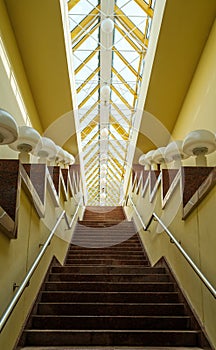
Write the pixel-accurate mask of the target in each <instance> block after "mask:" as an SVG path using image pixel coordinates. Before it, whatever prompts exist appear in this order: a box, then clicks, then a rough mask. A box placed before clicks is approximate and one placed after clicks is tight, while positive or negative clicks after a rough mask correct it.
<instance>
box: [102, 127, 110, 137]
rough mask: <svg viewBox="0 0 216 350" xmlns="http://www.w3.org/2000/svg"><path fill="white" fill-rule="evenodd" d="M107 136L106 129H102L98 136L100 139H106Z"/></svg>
mask: <svg viewBox="0 0 216 350" xmlns="http://www.w3.org/2000/svg"><path fill="white" fill-rule="evenodd" d="M108 134H109V131H108V129H107V128H102V129H101V131H100V135H101V137H102V138H106V137H107V136H108Z"/></svg>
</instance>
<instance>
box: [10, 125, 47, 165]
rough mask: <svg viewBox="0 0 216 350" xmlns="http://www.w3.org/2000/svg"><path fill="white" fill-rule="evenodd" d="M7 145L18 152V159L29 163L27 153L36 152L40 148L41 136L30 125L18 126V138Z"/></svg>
mask: <svg viewBox="0 0 216 350" xmlns="http://www.w3.org/2000/svg"><path fill="white" fill-rule="evenodd" d="M9 147H10V148H11V149H12V150H14V151H17V152H19V159H20V161H21V162H22V163H29V161H30V154H29V153H32V154H36V153H37V151H39V149H40V148H41V136H40V134H39V132H37V131H36V130H35V129H33V128H32V127H30V126H26V125H23V126H19V127H18V139H17V140H16V141H15V142H13V143H11V144H10V145H9Z"/></svg>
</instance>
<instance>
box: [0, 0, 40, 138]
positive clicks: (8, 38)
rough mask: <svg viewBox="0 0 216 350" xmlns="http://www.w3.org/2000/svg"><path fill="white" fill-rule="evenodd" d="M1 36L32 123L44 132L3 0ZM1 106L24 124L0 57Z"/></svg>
mask: <svg viewBox="0 0 216 350" xmlns="http://www.w3.org/2000/svg"><path fill="white" fill-rule="evenodd" d="M0 38H1V41H2V42H3V46H4V49H5V51H6V54H7V56H8V59H9V64H10V65H11V72H13V74H14V75H15V79H16V81H17V83H18V86H19V89H20V91H21V94H22V97H23V99H24V101H25V105H26V108H27V112H28V115H29V118H30V120H31V123H32V125H33V127H34V128H35V129H37V130H38V131H39V132H42V127H41V124H40V121H39V117H38V113H37V110H36V107H35V104H34V100H33V98H32V94H31V90H30V87H29V84H28V80H27V78H26V75H25V68H24V66H23V63H22V58H21V57H20V53H19V49H18V47H17V44H16V40H15V36H14V32H13V28H12V27H11V24H10V20H9V18H8V14H7V10H6V7H5V4H4V1H3V0H0ZM0 108H4V109H6V110H8V112H10V113H11V114H12V115H13V116H14V118H15V119H16V120H17V123H18V124H19V125H20V124H21V125H22V124H24V122H23V118H22V115H21V112H20V110H19V107H18V104H17V102H16V99H15V97H14V94H13V91H12V88H11V87H10V84H9V81H8V77H7V75H6V73H5V72H4V69H3V64H2V61H1V59H0Z"/></svg>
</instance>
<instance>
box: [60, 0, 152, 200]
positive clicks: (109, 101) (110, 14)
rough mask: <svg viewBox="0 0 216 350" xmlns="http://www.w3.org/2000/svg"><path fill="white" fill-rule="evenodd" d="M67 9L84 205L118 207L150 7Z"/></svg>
mask: <svg viewBox="0 0 216 350" xmlns="http://www.w3.org/2000/svg"><path fill="white" fill-rule="evenodd" d="M67 4H68V13H69V25H70V32H71V44H72V52H73V62H74V69H75V72H74V73H75V83H76V94H77V101H78V119H79V125H80V133H81V147H82V149H81V150H79V151H80V152H82V154H83V162H84V164H83V165H84V172H85V179H86V187H87V192H88V205H119V204H120V203H121V200H122V185H123V179H124V174H125V171H126V159H127V152H128V145H129V143H130V135H131V128H132V125H133V119H134V114H135V111H136V106H137V99H138V96H139V91H140V86H141V81H142V72H143V66H144V59H145V55H146V50H147V47H148V40H149V34H150V29H151V22H152V17H153V9H154V5H155V1H153V0H148V1H144V0H128V1H127V0H101V1H98V0H69V1H67Z"/></svg>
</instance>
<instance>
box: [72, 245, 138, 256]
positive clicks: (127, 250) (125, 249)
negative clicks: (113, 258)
mask: <svg viewBox="0 0 216 350" xmlns="http://www.w3.org/2000/svg"><path fill="white" fill-rule="evenodd" d="M75 250H78V251H86V252H88V251H89V252H92V251H95V252H99V253H104V252H107V253H109V252H116V251H119V252H130V251H131V252H132V253H136V252H139V253H140V252H142V254H143V249H142V247H141V245H139V246H138V247H136V248H133V249H131V250H130V249H129V248H128V247H127V246H126V247H121V246H118V245H114V246H112V247H111V248H83V247H79V246H77V245H73V244H71V245H70V247H69V250H68V253H71V252H74V251H75Z"/></svg>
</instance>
